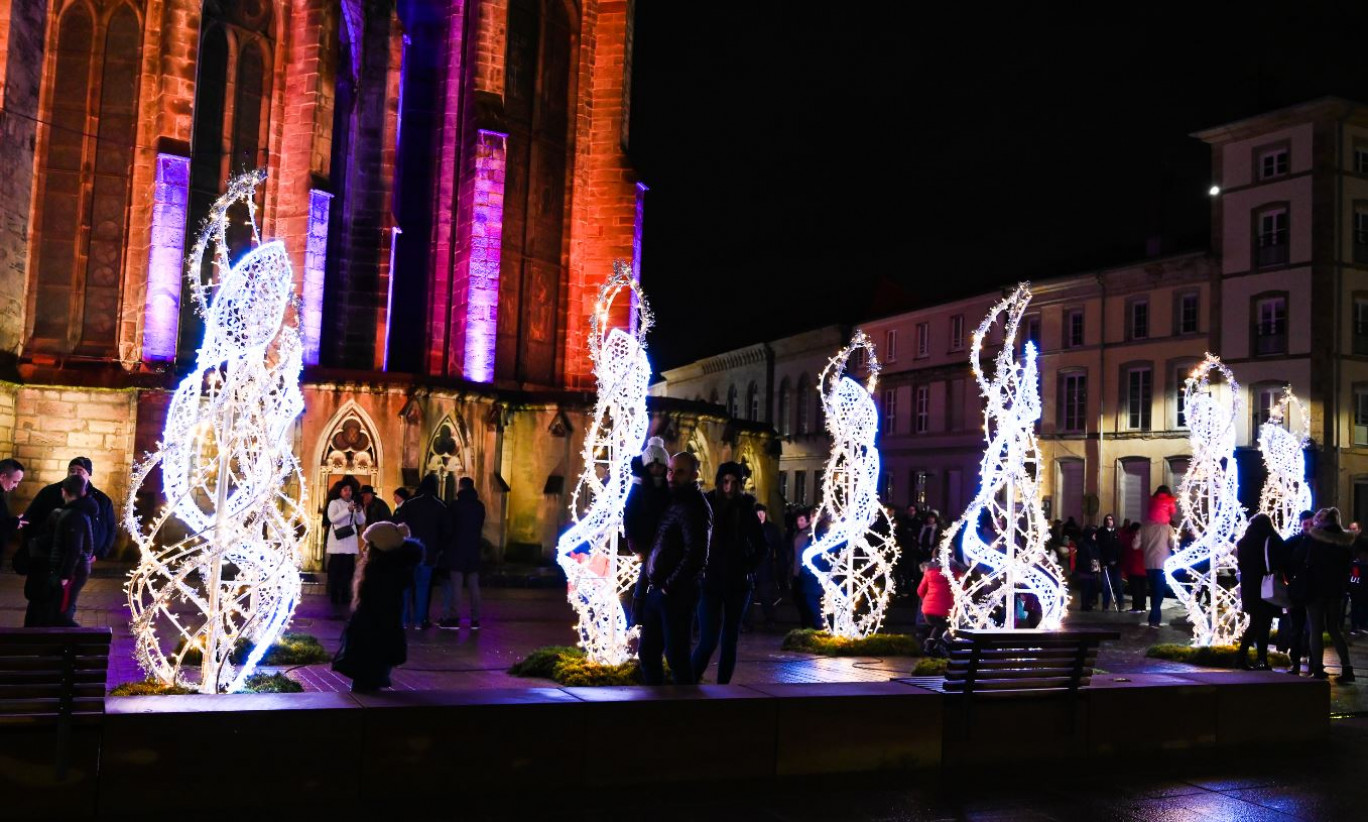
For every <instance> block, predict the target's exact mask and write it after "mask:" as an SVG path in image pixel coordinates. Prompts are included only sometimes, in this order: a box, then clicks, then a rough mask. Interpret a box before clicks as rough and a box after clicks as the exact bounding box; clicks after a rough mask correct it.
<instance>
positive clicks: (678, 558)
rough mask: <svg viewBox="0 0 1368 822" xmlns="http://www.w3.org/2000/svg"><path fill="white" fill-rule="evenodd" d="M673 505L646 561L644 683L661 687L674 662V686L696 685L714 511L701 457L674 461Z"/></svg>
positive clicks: (641, 650)
mask: <svg viewBox="0 0 1368 822" xmlns="http://www.w3.org/2000/svg"><path fill="white" fill-rule="evenodd" d="M668 476H669V480H670V492H671V495H670V505H669V507H668V508H666V509H665V513H664V515H663V516H662V517H661V518H660V527H659V529H657V531H656V537H655V541H654V543H653V544H652V545H651V552H650V554H649V555H647V557H646V598H645V600H644V601H643V603H642V609H641V611H642V612H641V618H640V619H639V620H638V622H639V623H640V624H641V642H640V643H639V644H638V645H637V654H638V656H639V657H640V658H641V679H642V681H643V682H644V683H646V684H647V685H662V684H664V682H665V669H664V667H663V666H662V665H661V660H660V655H661V652H662V651H663V652H664V654H665V659H666V660H667V661H668V662H669V663H670V671H671V673H672V674H673V675H674V682H675V684H676V685H692V684H694V682H695V681H696V680H695V679H694V673H693V665H692V663H691V661H690V659H689V632H690V627H691V622H692V618H693V610H694V604H695V603H696V602H697V601H698V575H699V572H701V571H702V570H703V565H704V563H705V562H706V561H707V558H708V540H709V538H710V536H711V533H712V509H710V508H709V507H708V501H707V500H706V499H704V498H703V492H702V491H700V490H699V488H698V457H695V456H694V455H693V454H690V453H688V452H687V451H681V452H680V453H678V454H675V455H674V456H673V457H671V458H670V471H669V475H668Z"/></svg>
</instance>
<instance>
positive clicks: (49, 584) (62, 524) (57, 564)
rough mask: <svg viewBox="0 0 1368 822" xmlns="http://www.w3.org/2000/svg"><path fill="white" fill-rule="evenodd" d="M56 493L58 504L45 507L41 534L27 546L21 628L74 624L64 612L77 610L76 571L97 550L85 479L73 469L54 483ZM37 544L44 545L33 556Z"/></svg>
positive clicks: (93, 504) (94, 508)
mask: <svg viewBox="0 0 1368 822" xmlns="http://www.w3.org/2000/svg"><path fill="white" fill-rule="evenodd" d="M57 492H58V493H59V494H61V496H62V507H61V508H58V509H56V510H54V511H51V512H49V514H48V517H47V519H46V520H45V521H44V522H43V524H42V526H41V528H42V530H41V531H40V532H39V536H38V537H36V538H34V539H33V540H32V541H31V543H30V545H29V548H30V558H29V572H28V579H27V580H26V581H25V583H24V595H25V596H26V597H28V600H29V604H28V611H27V612H26V613H25V615H24V627H25V628H43V627H58V626H66V627H74V626H75V625H76V622H75V621H74V620H73V619H72V618H71V617H70V616H69V615H68V613H69V612H70V613H74V612H75V611H76V595H77V594H78V593H80V589H79V588H78V587H77V585H76V579H77V574H78V573H79V572H80V569H81V568H83V567H84V568H87V569H88V568H89V567H90V557H91V555H92V553H93V552H94V550H95V538H94V533H93V530H92V527H91V526H92V524H93V523H92V520H93V517H94V515H95V511H96V507H95V502H94V500H92V499H91V498H90V496H89V494H88V492H87V483H86V481H85V479H84V478H83V477H80V476H77V475H75V474H73V475H71V476H69V477H67V478H66V479H64V480H62V481H61V482H59V483H57ZM38 548H41V549H43V550H42V551H40V552H39V553H38V555H37V556H34V555H33V553H34V549H38ZM82 581H84V580H82Z"/></svg>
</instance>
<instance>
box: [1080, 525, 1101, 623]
mask: <svg viewBox="0 0 1368 822" xmlns="http://www.w3.org/2000/svg"><path fill="white" fill-rule="evenodd" d="M1101 572H1102V554H1101V553H1100V551H1099V550H1098V547H1097V529H1096V528H1094V527H1092V526H1091V525H1089V526H1088V527H1087V528H1084V529H1083V532H1082V533H1081V534H1080V535H1079V538H1078V550H1077V552H1076V553H1075V554H1074V579H1075V580H1076V581H1077V582H1078V592H1079V597H1080V598H1081V599H1082V602H1083V610H1084V611H1091V610H1092V609H1093V605H1094V604H1095V603H1096V602H1097V577H1098V575H1099V574H1100V573H1101Z"/></svg>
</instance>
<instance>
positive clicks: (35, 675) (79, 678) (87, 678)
mask: <svg viewBox="0 0 1368 822" xmlns="http://www.w3.org/2000/svg"><path fill="white" fill-rule="evenodd" d="M108 676H109V673H108V671H107V669H102V668H87V669H83V670H77V671H73V672H72V673H71V681H72V682H75V683H86V682H96V683H100V684H104V681H105V680H106V679H107V678H108ZM61 678H62V672H61V670H60V669H57V668H52V669H50V670H46V671H6V670H4V669H0V687H4V686H6V685H32V684H35V683H42V682H54V681H57V680H60V679H61Z"/></svg>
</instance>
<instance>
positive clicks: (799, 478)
mask: <svg viewBox="0 0 1368 822" xmlns="http://www.w3.org/2000/svg"><path fill="white" fill-rule="evenodd" d="M793 501H794V502H796V503H798V504H799V505H807V472H806V471H794V472H793Z"/></svg>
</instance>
